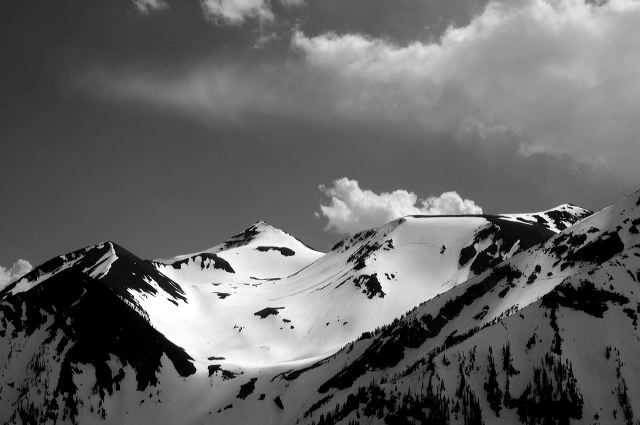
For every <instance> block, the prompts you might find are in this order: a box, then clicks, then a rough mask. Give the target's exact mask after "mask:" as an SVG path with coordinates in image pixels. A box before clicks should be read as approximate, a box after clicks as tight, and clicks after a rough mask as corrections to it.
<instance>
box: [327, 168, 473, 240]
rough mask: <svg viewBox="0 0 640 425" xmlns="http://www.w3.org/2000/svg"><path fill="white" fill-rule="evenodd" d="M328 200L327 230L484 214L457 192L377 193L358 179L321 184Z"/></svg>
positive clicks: (345, 179)
mask: <svg viewBox="0 0 640 425" xmlns="http://www.w3.org/2000/svg"><path fill="white" fill-rule="evenodd" d="M320 190H321V191H322V193H323V194H324V195H325V196H327V197H328V198H329V205H320V213H319V214H318V215H320V214H321V215H323V216H324V217H326V218H327V220H328V221H329V222H328V224H327V230H334V231H335V232H337V233H346V234H349V233H355V232H358V231H360V230H363V229H369V228H372V227H378V226H381V225H383V224H384V223H387V222H388V221H391V220H393V219H396V218H399V217H403V216H406V215H415V214H426V215H448V214H482V208H480V207H479V206H478V205H476V204H475V202H473V201H472V200H469V199H462V197H461V196H460V195H459V194H458V193H456V192H453V191H452V192H444V193H442V194H441V195H440V196H429V197H428V198H426V199H419V198H418V196H417V195H416V194H415V193H413V192H408V191H406V190H402V189H399V190H394V191H393V192H383V193H379V194H378V193H374V192H372V191H370V190H363V189H361V188H360V186H359V184H358V182H357V181H356V180H351V179H348V178H346V177H343V178H341V179H338V180H335V181H334V182H333V185H332V186H329V187H326V186H324V185H320Z"/></svg>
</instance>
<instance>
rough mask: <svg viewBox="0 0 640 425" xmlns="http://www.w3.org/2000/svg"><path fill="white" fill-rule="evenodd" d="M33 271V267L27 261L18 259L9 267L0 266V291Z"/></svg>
mask: <svg viewBox="0 0 640 425" xmlns="http://www.w3.org/2000/svg"><path fill="white" fill-rule="evenodd" d="M31 270H33V266H32V265H31V263H30V262H28V261H27V260H23V259H19V260H17V261H16V262H15V263H13V265H11V267H8V268H7V267H2V266H0V290H2V289H3V288H4V287H5V286H7V285H8V284H10V283H12V282H13V281H15V280H18V279H20V278H21V277H22V276H24V275H25V274H27V273H29V272H30V271H31Z"/></svg>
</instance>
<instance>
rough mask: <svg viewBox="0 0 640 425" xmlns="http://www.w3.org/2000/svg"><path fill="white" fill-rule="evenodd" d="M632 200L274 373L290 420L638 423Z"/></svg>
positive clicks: (635, 202) (637, 242) (637, 252)
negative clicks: (316, 358)
mask: <svg viewBox="0 0 640 425" xmlns="http://www.w3.org/2000/svg"><path fill="white" fill-rule="evenodd" d="M639 205H640V199H639V198H638V194H637V193H636V194H634V195H632V196H630V197H628V198H626V199H624V200H622V201H621V202H619V203H617V204H615V205H613V206H611V207H608V208H606V209H605V210H603V211H601V212H599V213H597V214H595V215H593V216H592V217H589V218H586V219H584V220H583V221H581V222H580V223H578V224H576V225H574V226H573V227H570V228H568V229H566V230H564V231H562V232H561V233H560V234H558V235H556V236H554V237H553V238H551V239H549V240H548V241H546V242H545V243H542V244H541V245H538V246H534V247H531V248H530V249H528V250H526V251H524V252H521V253H520V254H517V255H515V256H513V257H512V258H510V259H508V260H507V261H505V262H503V263H501V264H500V265H498V266H497V267H495V268H493V269H492V270H489V271H486V272H485V273H483V274H481V275H479V276H477V277H475V278H473V279H471V280H469V281H467V282H465V283H463V284H461V285H459V286H457V287H456V288H454V289H452V290H450V291H448V292H446V293H445V294H443V295H442V296H439V297H437V298H435V299H433V300H431V301H427V302H426V303H424V304H422V305H420V306H419V307H417V308H416V309H414V310H412V311H411V312H409V313H408V314H406V315H405V316H403V317H402V318H400V319H398V320H395V321H394V322H393V323H391V324H390V325H387V326H385V327H383V328H381V329H380V330H378V331H376V332H375V333H373V334H371V335H365V337H364V338H363V339H361V340H360V341H358V342H356V343H353V344H349V345H347V346H346V347H345V348H343V349H342V350H341V351H339V352H338V353H336V354H335V355H334V356H332V357H330V358H328V359H325V360H323V361H321V362H318V363H317V364H315V365H314V366H313V367H312V368H311V369H308V370H307V371H302V370H301V371H297V372H295V371H292V372H290V373H289V374H288V375H287V374H285V375H282V376H281V378H280V379H282V381H283V382H284V381H287V383H288V384H289V387H288V388H313V389H314V390H311V391H309V392H308V393H306V394H305V396H304V397H303V398H300V397H299V395H298V394H297V393H296V392H295V390H294V391H290V390H288V389H285V390H284V393H283V394H281V399H282V400H283V402H284V403H285V404H287V405H290V406H295V409H296V411H295V412H293V414H292V416H291V423H293V422H294V421H295V420H294V419H293V418H294V417H295V418H296V419H300V420H301V423H311V422H313V421H315V422H316V423H323V424H330V423H347V422H349V421H353V422H366V423H411V421H415V422H416V423H425V422H426V423H429V422H430V421H432V422H433V423H465V424H466V423H473V424H479V423H487V424H489V423H491V424H494V423H496V424H497V423H504V424H512V423H569V422H570V421H573V422H575V423H602V424H615V423H620V424H632V423H636V421H637V420H638V419H640V417H639V416H638V415H639V413H638V412H639V410H638V409H640V380H639V378H640V369H639V365H638V360H637V359H638V354H640V344H639V341H640V333H639V332H638V329H637V314H638V312H640V296H639V294H638V280H639V279H640V274H639V271H640V237H639V236H640V235H639V233H640V232H639V229H638V226H640V207H639Z"/></svg>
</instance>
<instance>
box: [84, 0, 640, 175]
mask: <svg viewBox="0 0 640 425" xmlns="http://www.w3.org/2000/svg"><path fill="white" fill-rule="evenodd" d="M207 4H208V5H209V10H210V11H211V13H212V14H213V16H218V17H220V19H226V20H227V21H229V22H231V23H241V22H242V21H243V20H244V19H245V18H247V17H253V18H257V19H268V18H269V16H271V15H270V10H271V9H270V4H269V3H267V2H266V1H262V0H244V1H241V2H233V3H231V2H229V3H226V2H225V1H224V0H209V1H207ZM637 22H640V1H635V0H611V1H608V2H606V3H604V4H596V3H594V2H586V1H583V0H517V1H510V2H502V1H493V2H490V3H489V4H487V6H486V7H485V8H484V9H483V10H482V11H481V12H480V13H479V14H478V15H476V16H475V17H473V18H472V19H471V20H470V22H469V23H468V24H466V25H462V26H459V27H454V26H451V27H449V28H448V29H447V30H445V31H444V32H443V33H442V35H441V37H440V38H439V39H437V40H431V41H414V42H410V43H406V44H397V43H394V42H393V41H390V40H389V39H387V38H375V37H371V36H367V35H365V34H359V33H358V34H355V33H354V34H350V33H343V34H336V33H323V34H319V35H315V36H310V35H307V34H305V33H303V32H301V31H299V30H298V31H294V32H293V35H292V36H291V43H290V45H289V47H288V48H289V51H288V54H287V55H284V59H282V56H281V55H274V56H273V58H267V59H265V57H264V56H263V57H262V59H260V60H261V61H262V62H260V63H258V64H255V63H251V64H250V65H248V66H244V67H243V66H239V65H238V64H237V63H235V62H234V61H233V59H229V60H228V61H227V62H224V61H221V60H219V58H215V59H212V60H210V61H203V62H202V63H200V64H199V65H198V66H196V67H195V68H193V69H191V70H189V71H188V72H185V73H183V74H182V75H178V76H175V75H172V76H171V77H170V78H168V77H165V76H163V75H162V73H157V74H154V73H150V72H149V71H148V70H145V71H144V72H138V73H136V72H129V73H118V72H113V71H108V72H105V73H104V75H103V76H102V77H101V78H102V80H100V79H99V80H100V81H98V82H97V84H93V83H92V84H89V85H90V86H93V87H102V91H103V93H104V94H105V95H106V96H112V97H120V98H124V99H130V100H142V101H145V102H150V103H152V104H154V105H158V106H161V107H169V108H173V109H175V110H177V111H180V112H182V113H186V114H187V115H189V116H195V117H197V118H198V119H203V120H210V119H211V118H212V117H220V116H222V117H232V118H234V119H243V118H244V117H247V116H250V115H251V114H253V113H264V114H269V115H281V116H286V117H292V118H295V117H301V116H302V117H310V118H313V119H318V120H326V121H327V122H337V121H336V120H340V121H341V122H345V121H347V122H348V121H350V120H357V121H359V122H363V123H365V124H367V123H371V124H372V123H383V124H384V125H386V126H389V127H390V126H396V128H398V129H400V130H402V131H413V132H414V133H415V134H426V135H427V137H424V139H425V141H426V143H429V140H430V138H429V137H428V135H429V134H445V133H446V134H452V135H454V136H455V137H454V138H455V140H457V141H458V142H459V143H464V144H467V145H470V146H472V147H473V148H474V149H477V150H484V151H486V156H487V157H492V156H496V152H498V155H499V152H500V151H501V150H502V149H504V148H505V144H510V145H515V150H517V151H518V152H520V155H521V156H522V157H524V158H526V157H527V155H530V154H531V153H534V152H537V153H541V152H544V153H546V154H548V155H557V156H559V157H568V158H571V159H572V161H577V162H580V163H584V164H590V165H592V166H594V167H602V168H607V169H609V170H611V171H612V172H613V173H615V175H616V177H617V178H619V179H621V180H624V181H625V182H630V181H640V169H639V168H638V167H636V164H635V158H637V157H638V156H639V155H640V143H638V141H637V137H638V134H640V120H638V119H637V118H636V117H637V116H640V102H637V99H638V98H640V79H638V78H637V70H638V69H640V38H639V37H637V35H636V34H637ZM103 77H104V78H103ZM508 149H514V148H513V147H512V146H509V147H508Z"/></svg>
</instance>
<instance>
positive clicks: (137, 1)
mask: <svg viewBox="0 0 640 425" xmlns="http://www.w3.org/2000/svg"><path fill="white" fill-rule="evenodd" d="M132 1H133V5H134V6H135V7H136V9H137V10H138V12H140V13H141V14H143V15H147V14H149V13H151V12H156V11H158V10H166V9H169V4H168V3H167V2H166V0H132Z"/></svg>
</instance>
